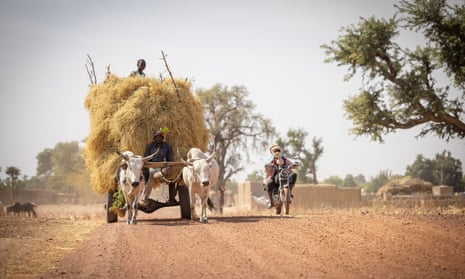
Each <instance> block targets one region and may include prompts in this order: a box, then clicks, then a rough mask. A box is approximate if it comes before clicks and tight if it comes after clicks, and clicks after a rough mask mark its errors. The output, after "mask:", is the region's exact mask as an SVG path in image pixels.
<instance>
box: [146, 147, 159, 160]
mask: <svg viewBox="0 0 465 279" xmlns="http://www.w3.org/2000/svg"><path fill="white" fill-rule="evenodd" d="M159 151H160V147H159V148H157V150H156V151H155V152H154V153H153V154H151V155H149V156H147V157H144V158H142V160H143V161H144V162H146V161H150V160H151V159H152V158H153V156H155V155H157V154H158V152H159Z"/></svg>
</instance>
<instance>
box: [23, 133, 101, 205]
mask: <svg viewBox="0 0 465 279" xmlns="http://www.w3.org/2000/svg"><path fill="white" fill-rule="evenodd" d="M36 158H37V177H35V178H34V179H31V182H30V183H31V184H34V185H37V186H38V187H39V188H47V189H50V190H53V191H56V192H63V193H73V194H79V196H80V197H82V196H89V195H90V194H91V193H92V189H91V187H90V183H89V174H88V172H87V170H86V166H85V163H84V159H83V157H82V150H81V148H80V147H79V144H78V142H76V141H73V142H66V143H63V142H60V143H57V144H56V145H55V147H54V148H53V149H52V148H46V149H44V150H43V151H42V152H40V153H39V154H38V155H37V156H36Z"/></svg>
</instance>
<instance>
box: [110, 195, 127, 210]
mask: <svg viewBox="0 0 465 279" xmlns="http://www.w3.org/2000/svg"><path fill="white" fill-rule="evenodd" d="M124 204H125V200H124V194H123V190H121V189H120V190H118V191H116V192H114V193H113V203H112V204H111V207H110V211H112V212H115V208H123V207H124Z"/></svg>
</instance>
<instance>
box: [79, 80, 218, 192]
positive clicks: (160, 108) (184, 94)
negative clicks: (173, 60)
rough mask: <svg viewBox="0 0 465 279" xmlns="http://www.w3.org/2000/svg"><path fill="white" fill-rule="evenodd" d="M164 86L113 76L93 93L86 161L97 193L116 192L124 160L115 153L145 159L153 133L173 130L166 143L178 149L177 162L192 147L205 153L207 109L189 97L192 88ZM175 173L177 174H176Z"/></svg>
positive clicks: (180, 84)
mask: <svg viewBox="0 0 465 279" xmlns="http://www.w3.org/2000/svg"><path fill="white" fill-rule="evenodd" d="M176 84H177V86H178V92H176V90H175V88H174V86H173V83H172V82H171V81H170V80H165V81H163V82H161V81H159V80H156V79H152V78H142V77H131V78H120V77H117V76H115V75H111V76H109V77H108V78H107V80H106V81H105V82H103V83H101V84H97V85H94V86H92V87H91V88H90V90H89V92H88V95H87V97H86V100H85V107H86V108H87V110H88V111H89V114H90V131H89V136H88V138H87V141H86V147H85V151H84V157H85V161H86V164H87V168H88V169H89V171H90V175H91V183H92V187H93V189H94V191H95V192H97V193H100V194H104V193H107V192H108V191H109V190H115V189H116V187H117V186H116V184H115V180H114V178H115V175H116V171H117V168H118V163H119V162H120V161H121V158H120V157H119V155H118V154H117V153H116V152H115V150H116V149H119V150H121V151H125V150H130V151H133V152H134V153H135V154H139V155H143V154H144V151H145V146H146V145H147V144H148V143H149V142H150V141H151V140H152V134H153V132H154V131H155V130H158V129H160V128H165V127H166V128H168V129H169V132H168V134H167V135H165V141H167V142H168V143H170V144H171V145H172V146H173V150H174V153H175V160H176V161H177V160H179V159H180V157H183V158H185V157H186V154H187V151H188V150H189V148H191V147H198V148H200V149H202V150H204V151H206V148H207V145H208V140H209V133H208V129H207V128H206V126H205V118H204V111H203V107H202V104H201V103H200V101H199V100H198V99H197V98H196V97H195V96H194V95H193V94H192V93H191V92H190V87H191V85H190V83H188V82H185V81H182V80H176ZM172 173H174V174H176V173H175V171H173V172H172Z"/></svg>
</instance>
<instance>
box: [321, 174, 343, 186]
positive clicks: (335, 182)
mask: <svg viewBox="0 0 465 279" xmlns="http://www.w3.org/2000/svg"><path fill="white" fill-rule="evenodd" d="M343 182H344V181H343V180H342V178H340V177H339V176H337V175H332V176H330V177H328V178H326V179H325V180H324V181H323V183H325V184H333V185H336V186H342V183H343Z"/></svg>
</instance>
